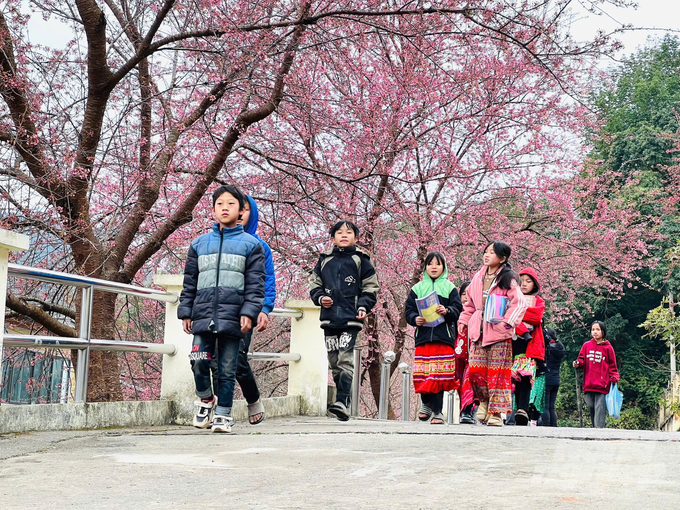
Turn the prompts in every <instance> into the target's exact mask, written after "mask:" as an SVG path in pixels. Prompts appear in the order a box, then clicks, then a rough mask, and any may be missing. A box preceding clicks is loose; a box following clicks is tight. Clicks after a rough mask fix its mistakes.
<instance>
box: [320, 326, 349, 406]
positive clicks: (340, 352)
mask: <svg viewBox="0 0 680 510" xmlns="http://www.w3.org/2000/svg"><path fill="white" fill-rule="evenodd" d="M324 337H325V340H326V351H327V353H328V364H329V366H330V367H331V372H332V374H333V382H335V388H336V390H337V397H336V399H335V401H336V402H342V403H343V404H344V405H345V406H346V407H349V405H350V402H351V398H352V395H351V393H352V379H353V377H354V344H355V343H356V340H357V331H351V330H350V331H342V330H331V329H327V330H324Z"/></svg>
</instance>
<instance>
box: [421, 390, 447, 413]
mask: <svg viewBox="0 0 680 510" xmlns="http://www.w3.org/2000/svg"><path fill="white" fill-rule="evenodd" d="M420 400H421V402H422V403H423V404H425V405H426V406H427V407H429V408H430V409H432V413H433V414H439V413H441V412H442V409H443V408H444V392H443V391H440V392H439V393H421V394H420Z"/></svg>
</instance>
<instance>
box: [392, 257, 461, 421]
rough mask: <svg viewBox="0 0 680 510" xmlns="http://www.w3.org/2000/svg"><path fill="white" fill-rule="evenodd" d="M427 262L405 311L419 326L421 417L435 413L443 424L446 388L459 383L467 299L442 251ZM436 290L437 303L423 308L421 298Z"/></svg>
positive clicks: (417, 375)
mask: <svg viewBox="0 0 680 510" xmlns="http://www.w3.org/2000/svg"><path fill="white" fill-rule="evenodd" d="M424 265H425V269H424V274H423V280H422V281H421V282H420V283H417V284H416V285H414V286H413V288H412V289H411V292H409V295H408V298H407V299H406V309H405V312H404V313H405V315H406V322H408V323H409V324H410V325H411V326H414V327H415V328H416V331H415V344H416V352H415V358H414V364H415V367H414V369H413V385H414V386H415V389H416V393H419V394H420V399H421V402H422V406H421V408H420V411H419V412H418V418H419V419H420V420H421V421H427V420H428V419H430V417H432V421H431V422H430V423H432V424H433V425H440V424H443V423H444V415H443V414H442V407H443V404H444V392H445V391H451V390H455V389H457V388H458V386H459V381H458V380H457V379H456V376H455V363H456V358H455V352H454V348H455V346H456V337H457V336H458V330H457V327H456V322H458V317H459V316H460V312H461V311H462V310H463V303H462V302H461V300H460V296H459V295H458V290H456V287H455V285H453V283H451V282H450V281H449V280H448V279H447V276H448V274H449V273H448V271H447V269H446V259H445V258H444V256H443V255H442V254H441V253H439V252H432V253H428V255H427V256H426V257H425V264H424ZM432 293H435V294H436V301H435V303H434V304H432V305H431V306H429V307H428V308H426V309H423V308H422V306H421V308H419V307H418V303H417V300H419V299H422V298H425V297H428V296H431V295H432ZM433 301H434V300H433ZM428 304H429V303H428ZM427 312H430V313H427Z"/></svg>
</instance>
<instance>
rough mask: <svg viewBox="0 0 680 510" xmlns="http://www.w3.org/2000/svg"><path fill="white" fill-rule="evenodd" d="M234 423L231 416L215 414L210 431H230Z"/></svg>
mask: <svg viewBox="0 0 680 510" xmlns="http://www.w3.org/2000/svg"><path fill="white" fill-rule="evenodd" d="M233 424H234V419H233V418H232V417H231V416H222V415H220V414H216V415H215V417H214V418H213V423H212V427H211V428H210V430H211V431H212V432H231V426H232V425H233Z"/></svg>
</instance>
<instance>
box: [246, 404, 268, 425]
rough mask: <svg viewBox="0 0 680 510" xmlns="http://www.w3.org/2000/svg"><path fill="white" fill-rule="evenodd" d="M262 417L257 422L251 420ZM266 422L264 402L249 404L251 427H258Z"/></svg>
mask: <svg viewBox="0 0 680 510" xmlns="http://www.w3.org/2000/svg"><path fill="white" fill-rule="evenodd" d="M258 414H259V415H260V417H259V418H257V419H256V420H251V418H253V416H257V415H258ZM263 420H264V406H263V405H262V402H261V401H260V400H258V401H257V402H255V403H253V404H248V423H250V424H251V425H257V424H258V423H262V421H263Z"/></svg>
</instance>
